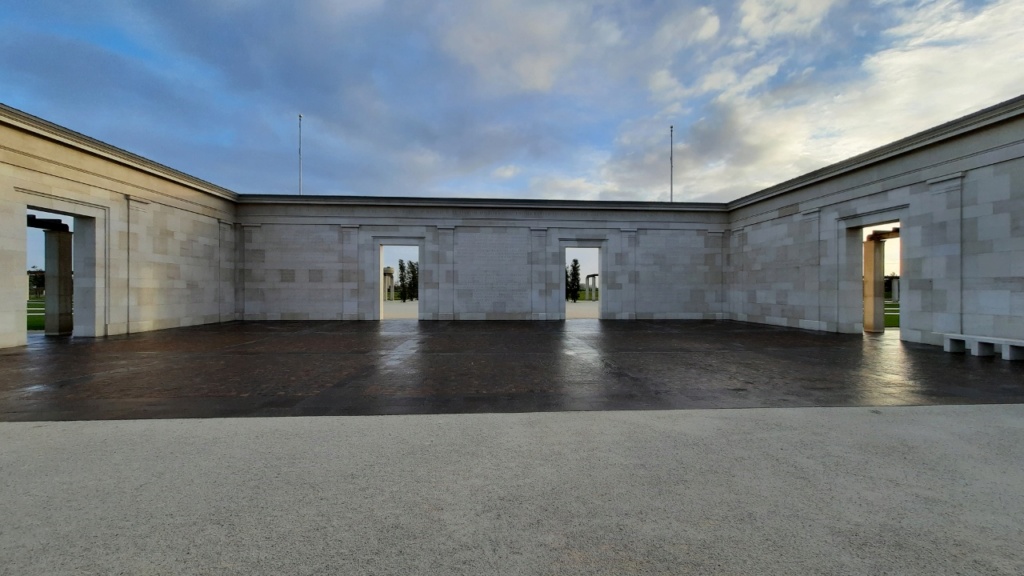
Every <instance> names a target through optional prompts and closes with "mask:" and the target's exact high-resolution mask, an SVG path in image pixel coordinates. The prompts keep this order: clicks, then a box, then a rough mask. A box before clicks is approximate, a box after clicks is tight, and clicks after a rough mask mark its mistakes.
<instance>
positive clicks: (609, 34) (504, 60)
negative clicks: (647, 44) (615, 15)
mask: <svg viewBox="0 0 1024 576" xmlns="http://www.w3.org/2000/svg"><path fill="white" fill-rule="evenodd" d="M457 10H458V12H457V14H455V13H453V14H450V17H449V20H448V28H447V29H446V30H444V31H443V32H442V39H441V44H442V47H443V48H444V49H445V50H446V51H447V52H448V53H449V54H451V55H452V56H453V57H455V58H456V59H457V60H459V61H460V62H463V63H464V64H467V65H469V66H471V67H472V68H473V69H475V71H476V72H477V74H478V76H479V77H480V78H481V79H482V81H483V82H484V84H485V85H486V86H487V87H489V88H492V89H497V90H499V91H512V92H517V91H521V92H547V91H550V90H551V89H552V88H553V87H554V85H555V83H556V82H557V80H558V78H559V76H560V75H561V74H562V73H563V72H565V71H566V70H567V69H568V68H569V67H570V66H571V65H572V63H573V61H574V60H575V59H576V58H577V57H578V56H579V55H580V54H581V53H582V52H583V50H584V45H583V43H582V42H581V39H580V38H579V36H580V33H579V30H578V28H577V24H578V23H579V22H581V21H584V22H585V21H586V20H585V18H584V17H585V16H586V14H583V13H581V12H580V11H579V10H578V8H577V7H575V6H573V5H572V4H570V3H545V2H539V1H519V0H515V1H514V0H488V1H480V2H471V3H467V4H465V5H462V6H460V7H458V8H457ZM599 32H600V33H601V34H602V35H603V37H604V38H606V39H609V40H612V41H614V31H612V30H609V29H608V27H607V25H603V26H602V27H601V29H600V30H599Z"/></svg>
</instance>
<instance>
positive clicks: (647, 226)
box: [0, 97, 1024, 346]
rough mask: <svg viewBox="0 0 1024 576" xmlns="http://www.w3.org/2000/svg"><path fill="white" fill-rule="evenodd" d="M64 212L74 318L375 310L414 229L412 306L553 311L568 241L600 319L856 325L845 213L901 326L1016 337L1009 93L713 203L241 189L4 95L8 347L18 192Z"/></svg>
mask: <svg viewBox="0 0 1024 576" xmlns="http://www.w3.org/2000/svg"><path fill="white" fill-rule="evenodd" d="M29 208H35V209H40V210H46V211H51V212H56V213H60V214H65V215H72V216H74V217H75V221H74V224H75V225H74V241H73V247H74V251H73V252H74V254H73V259H74V270H75V275H74V291H75V292H74V294H75V295H74V334H75V335H77V336H105V335H116V334H124V333H128V332H138V331H146V330H155V329H161V328H170V327H177V326H188V325H195V324H204V323H211V322H224V321H230V320H236V319H237V320H377V319H379V318H380V312H381V294H382V290H381V282H382V275H381V268H382V265H381V261H380V258H381V248H382V246H389V245H401V246H410V245H411V246H418V247H419V262H420V291H419V293H420V301H419V317H420V319H421V320H560V319H564V318H565V300H564V266H565V249H566V248H568V247H590V248H597V249H598V250H599V254H600V275H601V276H600V283H601V300H600V315H601V318H603V319H609V320H616V319H618V320H634V319H730V320H740V321H747V322H758V323H766V324H773V325H780V326H791V327H797V328H807V329H814V330H825V331H835V332H859V331H860V330H861V329H862V328H863V310H864V304H863V294H864V288H863V286H864V278H863V265H862V263H863V255H862V250H863V228H864V227H867V226H872V225H876V224H885V223H897V222H898V226H899V228H900V231H899V236H900V238H901V241H902V246H903V254H902V287H903V295H902V302H901V304H902V308H901V323H902V325H901V328H900V330H901V337H902V338H903V339H905V340H909V341H915V342H926V343H930V344H940V343H941V340H942V336H941V335H942V334H943V333H969V334H977V335H987V336H995V337H1007V338H1022V337H1024V320H1022V319H1024V97H1021V98H1016V99H1014V100H1011V101H1008V102H1004V103H1002V104H1000V105H997V106H994V107H992V108H989V109H986V110H983V111H980V112H978V113H975V114H972V115H969V116H965V117H964V118H961V119H958V120H955V121H953V122H950V123H948V124H944V125H942V126H938V127H936V128H933V129H931V130H927V131H925V132H922V133H920V134H916V135H914V136H911V137H909V138H907V139H904V140H901V141H899V142H895V143H893V144H890V145H887V146H883V147H881V148H879V149H877V150H873V151H870V152H867V153H865V154H862V155H860V156H857V157H855V158H851V159H849V160H846V161H844V162H840V163H838V164H835V165H833V166H829V167H826V168H823V169H821V170H818V171H816V172H812V173H810V174H807V175H804V176H801V177H799V178H796V179H794V180H791V181H789V182H785V183H782V184H779V185H777V186H774V187H772V188H769V189H766V190H763V191H760V192H757V193H755V194H752V195H750V196H747V197H744V198H740V199H737V200H735V201H733V202H730V203H728V204H717V203H716V204H711V203H703V204H700V203H675V204H670V203H650V202H585V201H560V200H483V199H435V198H413V197H410V198H393V197H338V196H331V197H327V196H302V197H299V196H293V195H238V194H235V193H233V192H231V191H228V190H225V189H223V188H220V187H218V186H216V185H214V184H210V183H208V182H203V181H201V180H199V179H196V178H193V177H191V176H188V175H185V174H182V173H180V172H177V171H175V170H173V169H171V168H168V167H166V166H162V165H159V164H156V163H154V162H152V161H150V160H147V159H145V158H141V157H139V156H135V155H133V154H130V153H128V152H125V151H123V150H119V149H117V148H114V147H112V146H109V145H107V144H104V143H102V142H98V141H96V140H93V139H91V138H88V137H86V136H83V135H81V134H77V133H74V132H72V131H69V130H66V129H64V128H62V127H60V126H56V125H53V124H50V123H48V122H46V121H44V120H41V119H39V118H35V117H32V116H30V115H27V114H24V113H21V112H19V111H17V110H13V109H10V108H5V107H0V266H2V269H3V271H4V272H3V275H2V277H0V346H16V345H20V344H24V343H25V341H26V340H25V339H26V332H25V292H26V286H25V276H24V274H25V272H24V270H25V266H26V224H25V220H26V210H28V209H29Z"/></svg>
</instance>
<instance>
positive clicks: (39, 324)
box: [28, 298, 46, 330]
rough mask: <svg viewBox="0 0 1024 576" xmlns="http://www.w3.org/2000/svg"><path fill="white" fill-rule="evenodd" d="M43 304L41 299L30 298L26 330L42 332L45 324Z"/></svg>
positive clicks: (44, 307)
mask: <svg viewBox="0 0 1024 576" xmlns="http://www.w3.org/2000/svg"><path fill="white" fill-rule="evenodd" d="M45 309H46V306H45V302H44V301H43V299H42V298H31V299H29V301H28V329H29V330H42V329H43V328H44V327H45V324H46V315H45V314H44V311H45Z"/></svg>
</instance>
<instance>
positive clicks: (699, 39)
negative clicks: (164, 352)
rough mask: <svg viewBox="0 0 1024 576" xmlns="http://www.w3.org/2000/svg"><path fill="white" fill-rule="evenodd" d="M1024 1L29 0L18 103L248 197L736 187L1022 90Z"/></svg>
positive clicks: (5, 37)
mask: <svg viewBox="0 0 1024 576" xmlns="http://www.w3.org/2000/svg"><path fill="white" fill-rule="evenodd" d="M1022 21H1024V4H1022V3H1021V2H1019V1H1013V0H998V1H992V2H983V3H980V4H978V3H975V2H971V3H969V4H968V3H964V2H958V1H953V0H945V1H924V2H918V3H907V2H889V1H881V0H880V1H878V2H874V3H871V4H865V3H854V2H844V1H842V0H835V1H824V2H822V1H817V0H743V1H742V2H740V3H739V5H738V6H737V7H735V8H733V7H730V6H727V5H724V4H719V3H706V2H705V3H700V2H693V1H690V0H682V1H680V2H642V3H640V2H628V3H619V2H589V1H584V0H562V1H557V2H556V1H554V0H524V1H521V2H513V1H512V0H480V1H474V2H470V1H468V0H467V1H464V2H457V1H456V2H451V3H442V4H436V3H424V2H418V1H413V0H388V1H385V0H352V1H334V0H317V1H316V2H311V3H298V4H284V3H279V2H273V1H270V0H247V1H240V0H217V1H214V2H209V1H202V0H181V1H180V2H173V3H164V2H161V3H126V2H123V1H121V0H110V1H107V2H104V1H102V0H98V1H97V2H95V3H90V7H89V8H88V9H85V8H80V7H78V6H77V3H67V2H59V1H56V0H37V1H36V2H31V3H15V4H14V5H12V6H11V7H9V9H8V10H5V11H4V12H3V13H2V14H0V46H2V48H3V49H2V50H0V100H3V101H5V102H6V103H9V104H12V105H15V106H16V107H22V108H25V109H26V110H27V111H29V112H32V113H36V114H39V115H41V116H43V117H45V118H47V119H51V120H54V121H56V122H58V123H62V124H65V125H67V126H69V127H71V128H73V129H77V130H81V131H83V132H85V133H87V134H89V135H91V136H94V137H97V138H100V139H102V140H106V141H109V142H110V143H112V144H115V145H118V146H122V147H125V148H128V149H130V150H132V151H135V152H138V153H141V154H143V155H146V156H149V157H152V158H153V159H154V160H156V161H159V162H163V163H166V164H169V165H171V166H174V167H175V168H178V169H181V170H184V171H186V172H190V173H194V174H196V175H197V176H200V177H204V178H207V179H209V180H211V181H213V182H216V183H218V184H221V185H224V186H227V187H229V188H232V189H236V190H238V191H239V192H270V193H272V192H278V193H285V192H292V191H294V190H295V189H296V188H297V158H296V152H297V146H296V145H297V126H296V120H297V114H298V113H300V112H301V113H302V114H303V115H304V123H303V139H304V140H303V161H304V188H305V191H306V193H338V194H383V195H386V194H401V195H432V196H437V195H440V196H453V195H455V196H491V197H494V196H505V197H528V198H579V199H587V198H591V199H598V198H600V199H633V200H657V199H668V188H669V185H668V179H669V176H668V175H669V170H668V161H669V142H668V133H667V132H668V126H669V125H674V126H675V149H674V151H673V154H674V159H675V192H676V194H675V198H676V199H677V200H678V199H680V198H684V199H702V200H731V199H733V198H736V197H737V196H739V195H741V194H745V193H749V192H753V191H756V190H758V189H760V188H763V187H766V186H770V185H772V184H775V183H778V182H780V181H783V180H785V179H788V178H791V177H794V176H797V175H799V174H801V173H804V172H807V171H809V170H812V169H814V168H818V167H821V166H823V165H825V164H828V163H830V162H835V161H838V160H841V159H843V158H847V157H849V156H851V155H854V154H856V153H859V152H863V151H865V150H867V149H870V148H872V147H875V146H879V145H881V144H884V143H886V142H890V141H892V140H894V139H897V138H900V137H902V136H906V135H908V134H911V133H913V132H915V131H917V130H921V129H924V128H927V127H929V126H933V125H935V124H938V123H940V122H943V121H946V120H950V119H952V118H955V117H958V116H960V115H962V114H965V113H967V112H970V111H972V110H976V109H979V108H981V107H984V106H987V105H991V104H994V103H996V102H998V101H1001V100H1004V99H1006V98H1009V97H1012V96H1015V95H1017V94H1018V93H1019V92H1020V90H1021V88H1020V87H1021V86H1024V60H1022V54H1024V49H1022V48H1021V47H1020V42H1019V41H1018V40H1017V36H1018V35H1019V30H1018V28H1019V22H1022Z"/></svg>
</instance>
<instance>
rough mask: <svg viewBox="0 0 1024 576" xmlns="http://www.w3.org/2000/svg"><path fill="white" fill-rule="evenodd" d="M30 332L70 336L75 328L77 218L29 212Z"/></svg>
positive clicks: (28, 325)
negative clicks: (74, 265) (75, 223)
mask: <svg viewBox="0 0 1024 576" xmlns="http://www.w3.org/2000/svg"><path fill="white" fill-rule="evenodd" d="M25 220H26V225H27V227H28V230H27V233H26V235H25V243H26V246H25V253H26V264H27V271H26V272H27V284H28V286H27V288H28V289H27V301H26V309H27V314H26V325H25V328H26V331H27V332H28V333H36V334H45V335H47V336H70V335H71V334H72V332H73V330H74V272H73V269H72V264H73V262H74V258H73V247H72V246H73V242H72V234H73V231H74V220H75V219H74V218H73V217H71V216H66V215H63V214H57V213H54V212H46V211H43V210H36V209H31V208H30V209H28V210H27V211H26V219H25Z"/></svg>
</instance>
